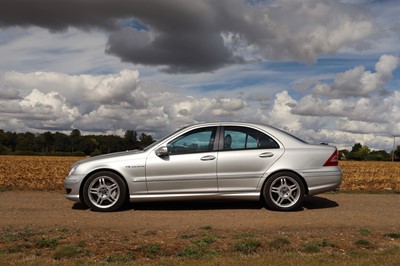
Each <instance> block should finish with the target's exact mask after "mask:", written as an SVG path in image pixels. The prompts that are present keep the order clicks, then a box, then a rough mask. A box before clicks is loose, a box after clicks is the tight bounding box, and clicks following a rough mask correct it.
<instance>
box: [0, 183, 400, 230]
mask: <svg viewBox="0 0 400 266" xmlns="http://www.w3.org/2000/svg"><path fill="white" fill-rule="evenodd" d="M207 225H209V226H212V227H213V228H215V229H219V230H225V231H230V230H234V231H244V230H267V231H269V230H274V229H279V228H292V229H296V228H298V229H302V230H308V229H317V228H319V229H322V228H330V229H334V228H346V227H352V228H376V229H385V230H396V231H399V230H400V195H398V194H345V193H339V194H322V195H319V196H317V197H310V198H308V199H307V200H306V202H305V204H304V208H303V210H301V211H297V212H289V213H284V212H273V211H270V210H266V209H265V208H263V207H262V206H261V205H260V204H258V203H255V202H217V203H216V202H178V203H177V202H168V203H140V204H129V205H128V206H127V207H126V208H125V209H124V210H122V211H119V212H113V213H98V212H92V211H90V210H89V209H86V208H84V207H83V206H81V205H80V204H75V203H73V202H71V201H68V200H66V199H65V197H64V195H63V194H62V193H60V192H40V191H39V192H32V191H29V192H25V191H8V192H1V193H0V227H2V228H4V227H7V226H13V227H15V226H18V227H19V226H21V227H24V226H33V227H54V226H56V227H61V226H65V227H75V228H80V229H92V230H98V229H99V228H110V227H112V228H113V229H115V230H124V229H128V228H130V229H131V230H166V231H184V230H186V231H187V230H191V228H199V227H201V226H207Z"/></svg>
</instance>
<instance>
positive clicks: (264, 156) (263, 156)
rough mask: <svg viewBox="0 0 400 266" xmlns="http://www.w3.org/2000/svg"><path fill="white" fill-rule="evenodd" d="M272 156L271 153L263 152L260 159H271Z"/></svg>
mask: <svg viewBox="0 0 400 266" xmlns="http://www.w3.org/2000/svg"><path fill="white" fill-rule="evenodd" d="M272 156H274V154H273V153H272V152H264V153H261V154H260V157H261V158H268V157H272Z"/></svg>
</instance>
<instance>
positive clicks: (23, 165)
mask: <svg viewBox="0 0 400 266" xmlns="http://www.w3.org/2000/svg"><path fill="white" fill-rule="evenodd" d="M81 159H83V158H82V157H52V156H0V188H1V189H3V190H4V189H17V190H62V182H63V180H64V178H65V177H66V176H67V175H68V172H69V170H70V168H71V165H72V164H73V163H74V162H76V161H79V160H81ZM340 167H341V168H342V170H343V173H344V176H343V183H342V186H341V189H342V190H344V191H386V192H400V163H399V162H356V161H341V162H340Z"/></svg>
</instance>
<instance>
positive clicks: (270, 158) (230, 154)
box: [217, 126, 284, 192]
mask: <svg viewBox="0 0 400 266" xmlns="http://www.w3.org/2000/svg"><path fill="white" fill-rule="evenodd" d="M222 134H223V135H222V136H223V145H222V144H221V146H220V152H219V154H218V165H217V174H218V190H219V191H221V192H240V191H255V190H256V188H257V185H258V182H259V180H260V178H261V177H262V176H263V174H264V173H265V172H266V171H267V170H268V168H269V167H270V166H271V165H272V164H273V163H274V162H275V161H276V160H278V158H279V157H280V156H281V155H282V154H283V152H284V149H283V147H280V146H279V144H278V143H277V142H276V141H275V140H274V139H273V138H271V137H270V136H268V135H267V134H266V133H263V132H261V131H259V130H258V129H254V128H250V127H244V126H225V127H223V128H222Z"/></svg>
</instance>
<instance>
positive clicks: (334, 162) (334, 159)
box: [324, 150, 339, 166]
mask: <svg viewBox="0 0 400 266" xmlns="http://www.w3.org/2000/svg"><path fill="white" fill-rule="evenodd" d="M338 164H339V152H338V150H335V151H334V152H333V153H332V155H331V157H329V159H328V160H327V161H326V162H325V164H324V166H338Z"/></svg>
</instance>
